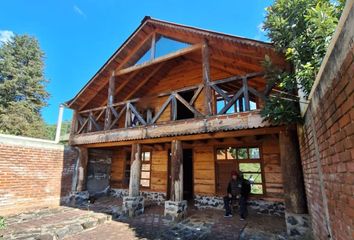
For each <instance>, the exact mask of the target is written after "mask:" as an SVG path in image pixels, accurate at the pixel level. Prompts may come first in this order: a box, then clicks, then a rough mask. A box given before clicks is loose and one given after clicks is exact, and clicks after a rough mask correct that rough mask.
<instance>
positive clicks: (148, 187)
mask: <svg viewBox="0 0 354 240" xmlns="http://www.w3.org/2000/svg"><path fill="white" fill-rule="evenodd" d="M146 152H148V153H150V159H149V160H148V161H145V153H146ZM143 164H149V170H148V171H147V170H143ZM151 166H152V151H151V150H148V151H141V168H140V183H139V184H140V188H143V189H150V188H151ZM143 172H148V173H149V178H142V173H143ZM141 180H149V186H143V185H141Z"/></svg>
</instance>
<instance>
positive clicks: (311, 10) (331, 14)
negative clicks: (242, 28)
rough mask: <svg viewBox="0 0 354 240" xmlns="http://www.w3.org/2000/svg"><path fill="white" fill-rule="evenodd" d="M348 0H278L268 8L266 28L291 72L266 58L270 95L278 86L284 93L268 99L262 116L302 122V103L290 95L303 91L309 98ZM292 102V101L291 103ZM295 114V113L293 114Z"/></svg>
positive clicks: (286, 121)
mask: <svg viewBox="0 0 354 240" xmlns="http://www.w3.org/2000/svg"><path fill="white" fill-rule="evenodd" d="M344 2H345V1H344V0H340V1H331V0H276V1H275V2H274V4H273V5H272V6H271V7H269V8H267V16H266V19H265V21H264V29H265V30H266V31H267V35H268V37H269V38H270V39H271V40H272V42H273V43H274V46H275V47H276V48H277V50H278V51H280V52H282V53H284V54H285V56H286V59H287V60H288V61H289V63H290V64H291V65H292V68H293V69H292V70H291V71H286V70H281V69H277V67H276V66H273V65H272V63H271V61H270V60H269V58H267V57H266V59H265V62H264V65H265V69H266V72H267V76H266V78H267V79H268V81H269V83H268V86H267V92H266V93H268V94H269V93H270V92H271V89H272V88H274V87H278V89H280V90H281V91H283V92H285V96H284V94H277V95H275V96H273V97H272V98H270V97H268V99H267V101H266V106H265V108H264V109H263V110H262V115H263V116H264V117H265V118H266V120H270V121H272V122H274V123H280V122H281V123H294V122H298V121H299V120H300V119H301V118H300V117H299V110H298V106H297V105H298V104H297V103H296V102H295V101H294V99H291V100H290V101H289V99H288V98H289V95H288V94H286V93H289V94H291V95H293V94H295V93H296V92H297V90H298V88H299V89H301V90H302V91H303V93H304V95H305V97H307V96H308V95H309V93H310V91H311V88H312V85H313V82H314V80H315V77H316V74H317V72H318V70H319V67H320V65H321V62H322V59H323V57H324V55H325V53H326V50H327V48H328V45H329V42H330V40H331V38H332V35H333V33H334V31H335V28H336V26H337V24H338V19H339V17H340V14H341V12H342V9H343V7H344ZM287 99H288V100H287ZM293 111H294V112H293Z"/></svg>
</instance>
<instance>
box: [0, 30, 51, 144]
mask: <svg viewBox="0 0 354 240" xmlns="http://www.w3.org/2000/svg"><path fill="white" fill-rule="evenodd" d="M43 58H44V53H43V51H42V50H41V49H40V46H39V43H38V41H37V40H36V39H35V38H34V37H31V36H28V35H16V36H14V37H13V38H12V39H11V40H10V41H8V42H5V43H3V44H2V45H1V46H0V133H6V134H14V135H23V136H31V137H43V136H45V124H44V122H43V119H42V116H41V112H40V111H41V109H42V108H43V107H44V106H46V105H47V99H48V97H49V94H48V92H47V91H46V83H47V80H46V79H45V77H44V62H43Z"/></svg>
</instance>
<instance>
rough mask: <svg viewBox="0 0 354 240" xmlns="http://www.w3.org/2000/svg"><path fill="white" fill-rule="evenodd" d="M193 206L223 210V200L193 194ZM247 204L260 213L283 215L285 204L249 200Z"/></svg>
mask: <svg viewBox="0 0 354 240" xmlns="http://www.w3.org/2000/svg"><path fill="white" fill-rule="evenodd" d="M194 206H196V207H197V208H198V209H205V208H213V209H219V210H223V209H224V201H223V198H222V197H218V196H203V195H195V196H194ZM248 206H249V207H251V208H252V209H255V210H256V211H257V212H258V213H261V214H268V215H276V216H284V211H285V206H284V203H282V202H271V201H264V200H249V201H248Z"/></svg>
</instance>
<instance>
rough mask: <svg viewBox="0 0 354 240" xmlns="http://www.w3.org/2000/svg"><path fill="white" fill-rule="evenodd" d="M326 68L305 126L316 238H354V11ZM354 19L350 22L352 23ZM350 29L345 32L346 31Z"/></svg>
mask: <svg viewBox="0 0 354 240" xmlns="http://www.w3.org/2000/svg"><path fill="white" fill-rule="evenodd" d="M349 15H350V16H349V17H348V19H349V20H347V23H346V24H344V26H343V29H342V31H341V34H340V35H339V37H338V39H337V40H336V43H335V45H334V48H333V50H332V52H331V55H330V56H329V59H328V62H327V63H326V65H325V66H324V71H323V74H322V76H321V78H320V79H319V80H320V81H319V83H318V85H317V86H316V88H315V90H314V92H313V95H312V98H311V102H310V104H309V107H308V109H307V111H306V114H305V123H304V125H303V128H302V129H300V132H302V134H300V136H299V138H300V145H301V146H300V148H301V157H302V164H303V170H304V180H305V187H306V193H307V199H308V208H309V212H310V215H311V217H312V227H313V231H314V235H315V238H316V239H328V238H327V235H328V234H330V233H331V235H332V239H343V240H344V239H354V46H353V42H354V41H353V40H354V34H353V30H350V29H349V28H352V26H353V25H354V20H353V19H354V9H353V8H352V10H351V13H350V14H349ZM348 21H349V22H350V24H349V23H348ZM344 33H345V35H344Z"/></svg>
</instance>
